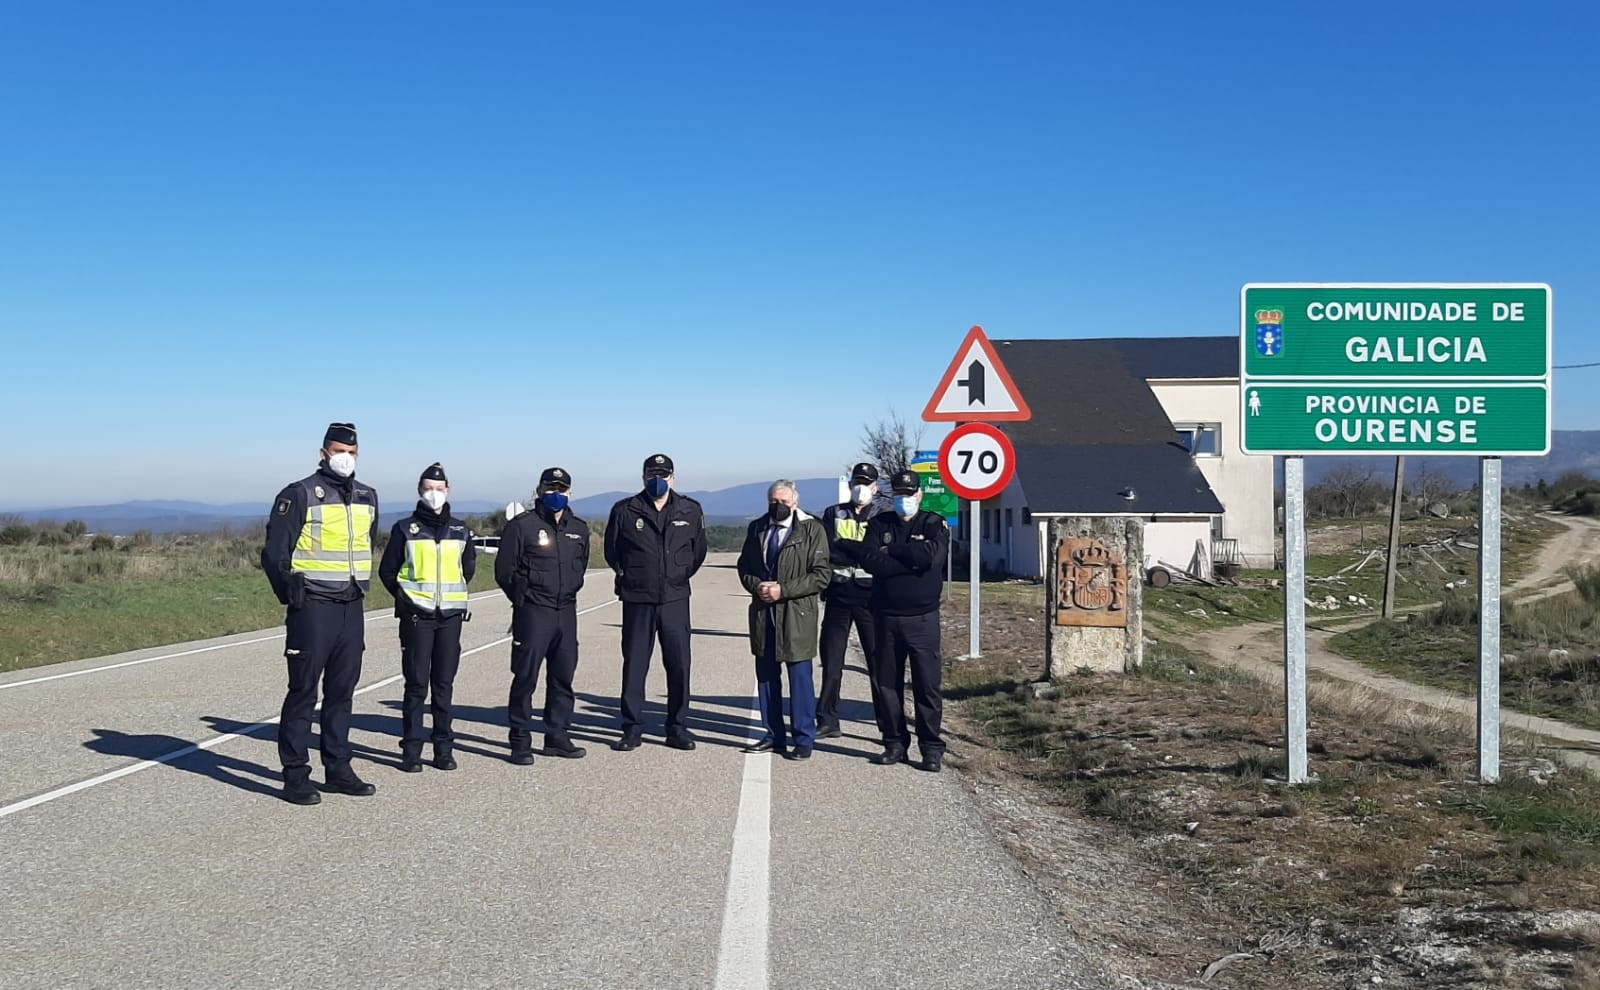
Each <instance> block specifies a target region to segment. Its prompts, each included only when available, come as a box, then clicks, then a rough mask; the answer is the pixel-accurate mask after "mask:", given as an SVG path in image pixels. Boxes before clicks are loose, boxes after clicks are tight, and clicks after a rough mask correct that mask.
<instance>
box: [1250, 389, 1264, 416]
mask: <svg viewBox="0 0 1600 990" xmlns="http://www.w3.org/2000/svg"><path fill="white" fill-rule="evenodd" d="M1250 415H1252V416H1259V415H1261V393H1260V392H1257V391H1256V390H1255V389H1251V390H1250Z"/></svg>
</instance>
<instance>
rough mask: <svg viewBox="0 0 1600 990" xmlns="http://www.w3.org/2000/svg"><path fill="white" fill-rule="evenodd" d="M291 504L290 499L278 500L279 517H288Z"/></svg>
mask: <svg viewBox="0 0 1600 990" xmlns="http://www.w3.org/2000/svg"><path fill="white" fill-rule="evenodd" d="M290 504H291V503H290V501H289V500H288V499H286V498H280V499H278V515H280V516H286V515H288V514H289V506H290Z"/></svg>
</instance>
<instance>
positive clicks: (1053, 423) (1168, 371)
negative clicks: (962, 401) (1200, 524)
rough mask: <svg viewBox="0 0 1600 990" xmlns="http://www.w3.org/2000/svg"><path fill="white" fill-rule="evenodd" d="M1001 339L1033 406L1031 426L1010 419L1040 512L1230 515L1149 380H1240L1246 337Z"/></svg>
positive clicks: (1001, 349) (1025, 479) (1020, 464)
mask: <svg viewBox="0 0 1600 990" xmlns="http://www.w3.org/2000/svg"><path fill="white" fill-rule="evenodd" d="M1223 343H1226V345H1227V346H1226V347H1224V346H1223ZM994 344H995V349H996V351H997V352H998V353H999V355H1000V360H1001V361H1003V362H1004V363H1005V366H1006V370H1007V371H1009V372H1010V373H1011V378H1012V380H1013V381H1014V382H1015V383H1016V386H1017V388H1018V390H1019V391H1021V392H1022V395H1023V398H1025V399H1026V400H1027V402H1028V406H1029V408H1030V410H1031V411H1032V412H1033V418H1032V419H1030V420H1027V421H1025V422H1021V423H1004V424H1001V425H1002V427H1003V428H1004V429H1005V432H1006V434H1007V435H1008V436H1010V438H1011V440H1012V442H1013V444H1015V446H1016V447H1017V474H1018V477H1019V478H1020V479H1021V482H1022V486H1023V490H1024V491H1026V492H1027V495H1028V507H1029V509H1030V510H1031V511H1033V512H1037V513H1051V512H1072V513H1084V514H1090V515H1093V514H1104V513H1129V512H1131V513H1138V514H1140V515H1147V514H1148V515H1156V514H1160V515H1177V514H1194V513H1199V514H1206V515H1211V514H1215V513H1220V512H1221V511H1222V504H1221V503H1220V502H1219V501H1217V497H1216V495H1215V494H1214V493H1213V492H1212V491H1211V486H1210V485H1208V484H1206V480H1205V478H1204V477H1203V476H1202V475H1201V474H1200V469H1199V468H1198V467H1196V466H1195V463H1194V458H1193V457H1191V456H1190V454H1189V452H1188V451H1187V450H1185V449H1184V448H1183V447H1182V446H1181V445H1180V444H1179V443H1178V442H1177V434H1176V431H1175V430H1174V429H1173V427H1172V421H1171V420H1169V419H1168V418H1167V414H1166V411H1165V410H1163V409H1162V408H1161V402H1160V401H1159V400H1158V399H1157V398H1156V396H1155V393H1154V392H1153V391H1151V389H1150V386H1149V384H1148V382H1147V379H1150V378H1227V377H1233V376H1235V375H1237V374H1238V365H1239V352H1238V348H1239V342H1238V339H1237V338H1234V337H1166V338H1148V339H1134V338H1101V339H1091V340H997V341H995V342H994ZM1230 348H1231V349H1230ZM1127 488H1132V489H1133V491H1134V494H1135V497H1134V498H1133V499H1132V500H1131V501H1130V500H1127V499H1124V498H1122V497H1121V496H1120V495H1119V494H1118V493H1119V492H1121V491H1122V490H1124V489H1127Z"/></svg>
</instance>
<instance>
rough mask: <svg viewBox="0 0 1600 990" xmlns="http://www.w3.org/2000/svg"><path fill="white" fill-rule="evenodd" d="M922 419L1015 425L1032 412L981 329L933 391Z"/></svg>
mask: <svg viewBox="0 0 1600 990" xmlns="http://www.w3.org/2000/svg"><path fill="white" fill-rule="evenodd" d="M922 418H923V419H925V420H927V421H928V422H930V423H933V422H946V421H948V422H962V423H998V422H1017V421H1020V420H1024V419H1032V418H1033V412H1032V411H1031V410H1029V409H1028V401H1027V400H1026V399H1024V398H1023V397H1022V393H1021V392H1020V391H1018V389H1017V386H1016V384H1015V383H1014V382H1012V381H1011V374H1010V373H1009V372H1007V371H1006V366H1005V365H1003V364H1001V363H1000V355H999V354H996V353H995V349H994V345H993V344H991V343H989V337H988V336H987V335H986V334H985V333H984V332H983V327H973V328H972V329H971V330H969V331H968V332H967V339H966V340H964V341H962V342H961V347H960V348H958V349H957V350H956V358H955V360H954V361H952V362H950V368H949V370H947V371H946V372H945V373H944V378H943V379H942V380H941V381H940V382H939V387H938V388H936V389H934V390H933V398H931V399H929V400H928V407H927V408H926V409H924V410H922Z"/></svg>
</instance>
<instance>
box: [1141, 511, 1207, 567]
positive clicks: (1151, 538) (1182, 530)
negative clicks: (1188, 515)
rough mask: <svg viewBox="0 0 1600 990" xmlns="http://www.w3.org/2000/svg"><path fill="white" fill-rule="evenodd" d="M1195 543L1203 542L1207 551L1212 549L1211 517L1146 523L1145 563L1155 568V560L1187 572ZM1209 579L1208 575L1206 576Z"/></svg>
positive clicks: (1168, 519)
mask: <svg viewBox="0 0 1600 990" xmlns="http://www.w3.org/2000/svg"><path fill="white" fill-rule="evenodd" d="M1195 540H1205V541H1206V547H1207V548H1208V549H1209V547H1210V546H1211V520H1210V518H1200V519H1170V518H1163V519H1161V520H1160V521H1158V522H1151V523H1145V526H1144V558H1145V561H1146V562H1147V563H1148V564H1151V565H1154V564H1155V562H1156V561H1158V560H1164V561H1166V562H1167V563H1169V564H1172V565H1173V566H1175V567H1177V568H1178V570H1180V571H1186V570H1188V569H1189V562H1190V561H1191V560H1193V559H1194V541H1195ZM1209 576H1210V575H1207V577H1209Z"/></svg>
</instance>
